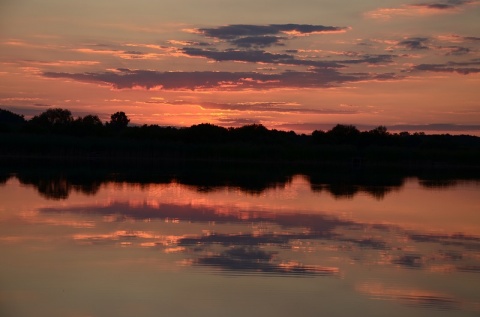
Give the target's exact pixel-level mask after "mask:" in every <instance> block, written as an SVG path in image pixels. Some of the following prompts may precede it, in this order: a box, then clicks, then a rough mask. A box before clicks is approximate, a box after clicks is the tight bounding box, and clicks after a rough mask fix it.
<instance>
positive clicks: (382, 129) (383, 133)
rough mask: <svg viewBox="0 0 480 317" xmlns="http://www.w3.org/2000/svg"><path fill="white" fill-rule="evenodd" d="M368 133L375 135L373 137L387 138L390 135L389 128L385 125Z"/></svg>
mask: <svg viewBox="0 0 480 317" xmlns="http://www.w3.org/2000/svg"><path fill="white" fill-rule="evenodd" d="M368 133H370V134H373V135H379V136H387V135H388V132H387V127H386V126H383V125H380V126H378V127H376V128H375V129H372V130H370V131H368Z"/></svg>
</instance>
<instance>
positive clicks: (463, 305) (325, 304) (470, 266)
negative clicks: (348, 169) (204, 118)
mask: <svg viewBox="0 0 480 317" xmlns="http://www.w3.org/2000/svg"><path fill="white" fill-rule="evenodd" d="M4 175H5V176H4V177H3V181H2V183H3V185H1V186H0V201H1V203H0V254H1V257H0V316H5V317H10V316H12V317H14V316H15V317H16V316H19V317H22V316H39V317H42V316H49V317H50V316H72V317H74V316H352V315H358V314H361V315H365V316H385V315H388V316H479V315H480V195H479V193H480V183H479V182H478V181H477V180H475V179H465V178H459V179H456V178H454V177H447V178H441V177H440V178H439V177H429V178H428V177H427V178H426V177H419V176H415V177H414V176H411V175H410V176H405V177H401V176H398V175H396V176H392V175H390V176H385V175H384V174H382V173H378V174H375V173H373V174H368V175H363V176H362V175H360V176H359V175H354V176H352V175H350V176H345V175H344V176H342V175H339V174H337V175H336V176H332V174H329V173H317V174H311V175H301V174H290V173H281V172H280V173H276V174H268V173H265V174H262V173H261V172H255V173H248V172H247V171H239V172H238V173H234V174H229V176H225V174H224V173H223V172H219V173H218V174H215V173H213V172H212V171H209V173H208V174H202V173H199V174H192V173H176V174H174V175H173V174H169V175H166V174H162V175H156V174H154V173H146V174H145V175H141V176H139V174H136V173H132V174H118V173H117V174H116V173H104V174H101V175H99V174H98V173H94V174H89V173H88V172H85V171H81V172H76V173H72V172H63V173H59V172H58V171H57V172H55V173H50V172H47V171H41V172H39V171H35V172H29V173H20V172H17V173H16V174H13V175H12V174H4ZM232 175H235V176H234V177H232Z"/></svg>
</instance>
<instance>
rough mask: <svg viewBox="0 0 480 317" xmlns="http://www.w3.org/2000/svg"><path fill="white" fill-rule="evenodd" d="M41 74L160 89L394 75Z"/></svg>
mask: <svg viewBox="0 0 480 317" xmlns="http://www.w3.org/2000/svg"><path fill="white" fill-rule="evenodd" d="M43 76H44V77H47V78H57V79H58V78H64V79H71V80H75V81H80V82H88V83H97V84H104V85H110V86H112V87H114V88H116V89H132V88H134V87H141V88H145V89H152V88H161V89H164V90H201V89H213V88H215V89H224V90H242V89H273V88H318V87H333V86H338V85H339V84H342V83H345V82H356V81H363V80H385V79H391V78H393V77H394V76H392V75H386V76H384V75H382V74H380V75H378V74H369V73H353V74H342V73H340V72H338V71H336V70H334V69H316V70H315V71H311V72H309V71H305V72H297V71H285V72H283V73H279V74H262V73H257V72H214V71H202V72H200V71H198V72H157V71H149V70H128V69H121V70H117V71H110V72H101V73H93V72H86V73H65V72H45V73H43Z"/></svg>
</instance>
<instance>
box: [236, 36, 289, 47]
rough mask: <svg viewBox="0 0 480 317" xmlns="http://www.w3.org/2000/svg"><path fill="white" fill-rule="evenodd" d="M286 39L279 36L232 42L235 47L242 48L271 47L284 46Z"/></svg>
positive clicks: (242, 39)
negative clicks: (283, 41)
mask: <svg viewBox="0 0 480 317" xmlns="http://www.w3.org/2000/svg"><path fill="white" fill-rule="evenodd" d="M284 39H285V38H284V37H279V36H245V37H241V38H238V39H234V40H232V41H230V43H232V44H234V45H235V46H238V47H242V48H251V47H267V46H271V45H284V44H283V43H281V41H282V40H284Z"/></svg>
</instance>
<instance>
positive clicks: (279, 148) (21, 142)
mask: <svg viewBox="0 0 480 317" xmlns="http://www.w3.org/2000/svg"><path fill="white" fill-rule="evenodd" d="M72 138H74V139H72ZM0 141H1V142H0V146H2V147H3V148H4V150H5V151H6V152H8V151H10V152H11V153H23V154H25V153H47V152H48V153H53V152H55V153H70V154H69V155H76V154H75V153H77V152H80V153H81V154H80V155H84V154H85V153H87V154H88V155H89V153H91V152H92V153H93V152H95V153H103V154H102V155H104V156H112V155H116V156H125V155H126V156H129V155H134V153H137V154H138V153H142V154H145V153H147V152H148V153H150V154H149V155H151V156H153V157H167V156H168V157H169V158H172V157H173V158H177V157H180V158H186V157H187V158H190V157H196V158H202V157H203V158H206V159H210V158H212V157H214V158H217V159H223V158H232V157H235V158H237V157H238V158H243V159H251V158H253V159H257V158H261V159H283V160H297V161H298V160H310V161H311V160H318V159H323V160H332V161H335V160H337V159H345V158H347V159H348V160H351V159H353V158H358V157H360V158H362V159H363V158H367V159H370V160H372V159H375V160H404V161H405V160H425V159H430V160H440V161H442V160H443V161H449V162H456V161H462V162H464V163H465V162H467V163H468V164H471V163H473V164H477V165H478V162H480V160H479V158H480V138H479V137H475V136H469V135H449V134H442V135H427V134H425V133H423V132H416V133H409V132H400V133H390V132H389V131H388V130H387V128H386V127H385V126H378V127H376V128H374V129H372V130H369V131H360V130H358V129H357V128H356V127H355V126H354V125H345V124H337V125H336V126H334V127H333V128H331V129H330V130H327V131H322V130H315V131H313V132H312V133H311V134H297V133H295V132H294V131H281V130H276V129H267V128H266V127H265V126H263V125H261V124H249V125H245V126H241V127H230V128H225V127H221V126H217V125H213V124H209V123H202V124H197V125H192V126H190V127H171V126H159V125H147V124H144V125H131V124H130V119H129V118H128V116H127V115H126V114H125V113H124V112H116V113H114V114H112V115H111V116H110V120H109V121H107V122H102V121H101V120H100V118H99V117H98V116H96V115H86V116H83V117H77V118H74V117H73V116H72V113H71V112H70V111H69V110H68V109H62V108H51V109H47V110H45V111H44V112H42V113H40V114H39V115H36V116H34V117H32V118H31V119H29V120H26V119H25V118H24V117H23V116H21V115H18V114H15V113H13V112H11V111H8V110H4V109H0Z"/></svg>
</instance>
